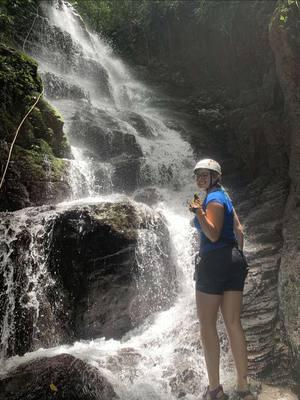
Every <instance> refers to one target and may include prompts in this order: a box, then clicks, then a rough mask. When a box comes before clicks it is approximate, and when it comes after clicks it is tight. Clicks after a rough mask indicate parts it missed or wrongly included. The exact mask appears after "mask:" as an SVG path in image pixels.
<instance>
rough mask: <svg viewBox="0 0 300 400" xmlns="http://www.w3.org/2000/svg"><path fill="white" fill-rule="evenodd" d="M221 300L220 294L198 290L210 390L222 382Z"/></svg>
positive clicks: (197, 298) (197, 301)
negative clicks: (218, 319) (218, 327)
mask: <svg viewBox="0 0 300 400" xmlns="http://www.w3.org/2000/svg"><path fill="white" fill-rule="evenodd" d="M221 300H222V296H220V295H214V294H206V293H203V292H199V291H198V290H196V303H197V313H198V318H199V321H200V333H201V341H202V347H203V350H204V357H205V362H206V368H207V374H208V381H209V389H210V390H214V389H216V388H217V387H218V385H219V384H220V375H219V363H220V343H219V337H218V333H217V326H216V325H217V316H218V310H219V307H220V304H221Z"/></svg>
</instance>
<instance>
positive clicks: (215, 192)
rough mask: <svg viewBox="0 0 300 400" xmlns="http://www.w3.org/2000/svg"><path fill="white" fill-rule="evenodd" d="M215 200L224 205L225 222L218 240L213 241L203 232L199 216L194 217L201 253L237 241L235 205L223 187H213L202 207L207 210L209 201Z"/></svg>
mask: <svg viewBox="0 0 300 400" xmlns="http://www.w3.org/2000/svg"><path fill="white" fill-rule="evenodd" d="M211 202H215V203H219V204H222V206H223V207H224V224H223V228H222V231H221V234H220V238H219V240H218V241H217V242H212V241H210V240H209V239H208V237H207V236H205V234H204V233H203V232H202V230H201V226H200V224H199V221H198V218H197V216H195V218H194V224H195V227H196V228H197V230H198V232H199V234H200V251H199V253H200V255H203V254H205V253H207V252H208V251H212V250H215V249H219V248H221V247H225V246H228V245H230V244H235V243H236V237H235V234H234V231H233V220H234V216H233V205H232V202H231V199H230V197H229V196H228V194H227V193H226V192H225V190H224V189H223V188H215V189H212V190H211V191H210V192H209V193H208V194H207V195H206V197H205V199H204V201H203V203H202V208H203V210H204V211H205V210H206V207H207V205H208V204H209V203H211Z"/></svg>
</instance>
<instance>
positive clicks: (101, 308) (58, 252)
mask: <svg viewBox="0 0 300 400" xmlns="http://www.w3.org/2000/svg"><path fill="white" fill-rule="evenodd" d="M155 243H157V244H158V243H159V245H158V246H159V247H160V249H161V250H159V251H157V250H156V245H155ZM169 246H170V243H169V241H168V232H167V228H166V225H165V223H164V221H163V219H162V218H161V217H160V216H159V215H158V214H155V213H154V212H152V211H150V210H148V211H147V210H145V209H143V208H139V207H135V206H134V205H133V204H131V203H126V202H125V203H103V204H102V205H99V206H89V207H84V208H73V209H72V210H69V211H65V212H64V213H62V214H61V216H60V217H59V218H58V219H57V220H56V222H55V225H54V228H53V233H52V242H51V252H50V256H49V260H50V265H49V268H50V270H51V271H52V274H53V276H55V278H56V279H57V284H58V285H59V286H60V287H61V290H62V291H66V292H67V293H68V301H67V303H68V306H67V308H69V307H70V308H71V310H72V312H71V316H70V320H69V324H70V326H71V327H72V328H73V329H74V334H75V336H76V337H78V338H93V337H99V336H105V337H107V338H110V337H113V338H120V337H122V336H123V335H124V333H126V332H127V331H128V330H130V329H132V328H133V327H135V326H137V325H139V324H140V323H141V322H142V321H143V320H144V319H145V317H147V316H148V315H149V314H151V313H153V312H155V311H157V310H160V309H163V308H165V307H168V306H169V305H170V304H171V302H172V298H173V295H174V294H175V293H174V289H175V270H174V265H172V257H171V254H170V253H171V251H170V247H169ZM144 253H145V254H144ZM145 257H146V259H145ZM148 258H149V260H148ZM147 260H148V261H147ZM142 262H143V265H147V268H146V269H144V270H140V265H141V264H140V263H142ZM145 263H146V264H145ZM170 293H171V295H170ZM172 293H173V294H172Z"/></svg>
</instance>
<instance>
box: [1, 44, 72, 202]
mask: <svg viewBox="0 0 300 400" xmlns="http://www.w3.org/2000/svg"><path fill="white" fill-rule="evenodd" d="M37 68H38V65H37V63H36V62H35V61H34V60H32V59H31V58H30V57H28V56H26V55H25V54H23V53H21V52H19V51H17V50H14V49H12V48H9V47H7V46H5V45H3V44H0V86H1V88H2V90H1V93H0V143H1V146H0V147H2V149H0V150H2V151H0V167H2V170H4V165H5V163H6V159H7V155H8V147H9V146H10V144H11V143H12V141H13V138H14V136H15V133H16V131H17V129H18V127H19V125H20V123H21V121H22V119H23V118H24V116H25V115H26V113H27V112H28V111H29V110H30V108H31V107H32V105H33V104H34V102H35V100H36V98H37V96H38V95H39V94H40V93H41V91H42V89H43V88H42V81H41V79H40V77H39V76H38V73H37ZM63 125H64V122H63V119H62V117H61V115H60V114H59V113H58V111H57V110H56V109H54V108H53V107H52V106H51V105H50V104H48V103H47V102H46V101H45V100H44V99H43V98H40V100H39V101H38V103H37V104H36V106H35V107H34V109H33V110H32V111H31V113H30V114H29V115H28V117H27V118H26V120H25V121H24V123H23V125H22V126H21V128H20V131H19V133H18V137H17V140H16V144H15V147H14V149H13V153H12V159H11V163H10V166H9V170H8V173H7V177H6V182H5V185H4V187H3V188H2V191H1V194H0V195H1V198H0V208H2V209H9V210H15V209H18V208H22V207H26V206H28V205H40V204H44V203H50V202H54V203H55V202H57V201H58V200H62V199H64V198H65V196H66V194H67V193H69V192H70V187H69V184H68V183H67V181H66V177H67V176H68V168H67V165H68V163H67V162H66V160H63V159H61V158H60V157H65V158H68V157H71V151H70V146H69V144H68V141H67V138H66V136H65V135H64V131H63Z"/></svg>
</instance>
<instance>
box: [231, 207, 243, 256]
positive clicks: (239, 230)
mask: <svg viewBox="0 0 300 400" xmlns="http://www.w3.org/2000/svg"><path fill="white" fill-rule="evenodd" d="M233 230H234V234H235V236H236V239H237V242H238V247H239V249H240V250H242V251H243V249H244V232H243V226H242V224H241V223H240V220H239V217H238V216H237V213H236V211H235V209H233Z"/></svg>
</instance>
